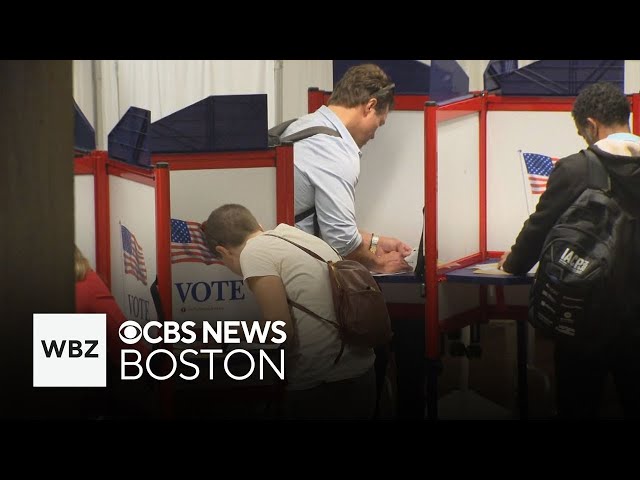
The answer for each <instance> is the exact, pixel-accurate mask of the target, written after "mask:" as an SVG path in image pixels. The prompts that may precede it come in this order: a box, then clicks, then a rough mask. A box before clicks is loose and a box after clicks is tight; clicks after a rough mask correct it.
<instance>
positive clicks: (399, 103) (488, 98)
mask: <svg viewBox="0 0 640 480" xmlns="http://www.w3.org/2000/svg"><path fill="white" fill-rule="evenodd" d="M330 96H331V92H327V91H321V90H319V89H317V88H310V89H309V91H308V105H309V112H313V111H315V110H317V109H318V108H320V107H321V106H322V105H326V104H327V102H328V100H329V97H330ZM469 97H470V98H464V99H459V100H453V101H451V102H450V103H443V104H440V105H439V104H438V103H436V102H433V101H429V97H428V96H426V95H396V96H395V99H394V100H395V101H394V103H395V105H394V110H404V111H423V112H424V205H425V209H424V225H425V231H424V232H423V233H424V250H425V252H424V253H425V254H424V260H425V265H424V272H425V273H424V287H425V303H424V304H400V303H389V304H387V305H388V308H389V313H390V315H391V318H392V319H394V320H396V319H403V318H419V317H422V318H424V321H425V338H424V342H425V357H426V360H427V361H428V362H429V366H428V368H427V409H428V410H427V412H428V417H429V418H430V419H436V418H437V398H438V394H437V375H438V369H439V367H438V363H437V362H438V361H439V358H440V334H441V333H444V332H446V331H450V330H455V329H459V328H462V327H464V326H467V325H470V324H472V323H478V322H482V321H486V320H487V319H488V318H503V319H505V318H510V319H516V320H519V321H522V320H525V321H526V307H524V306H517V305H506V304H505V301H504V290H503V287H502V286H496V305H488V301H487V286H486V285H480V291H479V294H480V302H479V306H478V307H475V308H473V309H471V310H468V311H466V312H462V313H460V314H457V315H454V316H452V317H450V318H446V319H443V320H439V306H438V285H439V283H440V282H445V281H447V278H446V276H445V275H446V273H447V272H450V271H452V270H454V269H459V268H464V267H468V266H471V265H474V264H476V263H479V262H482V261H484V260H487V259H490V258H499V257H500V256H501V255H502V254H503V252H501V251H489V250H488V249H487V112H488V111H519V112H526V111H536V112H570V111H571V108H572V105H573V102H574V100H575V97H505V96H500V95H494V94H491V95H490V94H488V93H487V92H472V93H471V94H470V95H469ZM629 101H630V104H631V121H632V131H633V133H635V134H636V135H638V134H640V94H637V93H636V94H632V95H629ZM476 113H477V114H479V120H480V121H479V130H480V131H479V145H478V146H479V152H478V161H479V175H478V182H479V199H478V200H479V211H478V216H479V227H480V228H479V237H478V247H479V248H478V252H476V253H474V254H472V255H469V256H467V257H464V258H459V259H455V260H452V261H450V262H448V263H447V264H445V265H438V240H437V239H438V230H437V226H438V193H437V192H438V124H439V123H441V122H444V121H446V120H451V119H453V118H457V117H462V116H465V115H469V114H476ZM521 414H522V412H521Z"/></svg>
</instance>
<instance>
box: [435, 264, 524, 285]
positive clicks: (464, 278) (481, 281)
mask: <svg viewBox="0 0 640 480" xmlns="http://www.w3.org/2000/svg"><path fill="white" fill-rule="evenodd" d="M497 261H498V259H496V258H490V259H488V260H485V261H483V262H478V263H475V264H473V265H470V266H468V267H465V268H459V269H457V270H453V271H451V272H448V273H446V274H445V276H446V277H447V282H457V283H474V284H476V285H530V284H532V283H533V279H534V275H533V274H531V273H527V274H526V275H491V274H486V273H475V272H474V271H473V267H474V266H476V265H480V264H483V263H495V262H497Z"/></svg>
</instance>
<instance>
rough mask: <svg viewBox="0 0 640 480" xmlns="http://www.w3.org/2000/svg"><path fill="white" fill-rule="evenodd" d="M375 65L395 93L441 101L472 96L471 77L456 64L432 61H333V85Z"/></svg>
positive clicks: (449, 61)
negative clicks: (361, 67) (362, 66)
mask: <svg viewBox="0 0 640 480" xmlns="http://www.w3.org/2000/svg"><path fill="white" fill-rule="evenodd" d="M362 63H375V64H376V65H378V66H379V67H380V68H382V69H383V70H384V71H385V72H386V73H387V75H389V77H391V80H393V82H394V83H395V84H396V89H395V92H396V93H397V94H405V95H429V96H430V99H431V100H434V101H440V100H446V99H450V98H455V97H459V96H462V95H465V94H467V93H468V92H469V77H468V76H467V74H466V73H465V72H464V70H462V68H461V67H460V65H459V64H458V62H456V61H455V60H432V61H431V65H426V64H425V63H422V62H420V61H418V60H334V61H333V84H334V85H335V84H336V83H337V82H338V80H340V78H342V76H343V75H344V73H345V72H346V71H347V70H348V69H349V67H352V66H354V65H359V64H362Z"/></svg>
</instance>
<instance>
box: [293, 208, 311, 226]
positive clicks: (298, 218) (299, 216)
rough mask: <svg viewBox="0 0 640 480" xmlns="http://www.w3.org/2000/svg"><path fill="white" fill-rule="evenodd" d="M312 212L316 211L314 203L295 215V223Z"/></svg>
mask: <svg viewBox="0 0 640 480" xmlns="http://www.w3.org/2000/svg"><path fill="white" fill-rule="evenodd" d="M314 213H316V206H315V205H314V206H313V207H311V208H309V209H307V210H305V211H304V212H302V213H299V214H298V215H296V218H295V221H296V223H298V222H301V221H302V220H304V219H305V218H307V217H309V216H311V215H313V214H314Z"/></svg>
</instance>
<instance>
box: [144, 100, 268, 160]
mask: <svg viewBox="0 0 640 480" xmlns="http://www.w3.org/2000/svg"><path fill="white" fill-rule="evenodd" d="M267 123H268V119H267V95H266V94H252V95H212V96H210V97H207V98H205V99H203V100H200V101H199V102H197V103H194V104H193V105H189V106H188V107H186V108H183V109H182V110H179V111H177V112H175V113H172V114H171V115H167V116H166V117H164V118H161V119H160V120H158V121H156V122H153V123H152V124H151V151H152V152H153V153H188V152H219V151H237V150H264V149H266V148H267V138H268V136H267Z"/></svg>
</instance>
